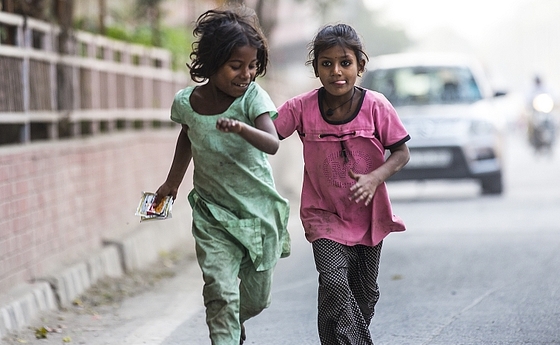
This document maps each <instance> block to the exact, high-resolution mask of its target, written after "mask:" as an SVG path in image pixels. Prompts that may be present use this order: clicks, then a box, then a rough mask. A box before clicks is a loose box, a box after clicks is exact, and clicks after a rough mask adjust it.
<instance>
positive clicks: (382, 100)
mask: <svg viewBox="0 0 560 345" xmlns="http://www.w3.org/2000/svg"><path fill="white" fill-rule="evenodd" d="M374 96H375V102H374V107H373V117H374V121H375V123H376V127H377V133H376V134H377V136H378V138H379V141H381V143H382V144H383V146H384V147H385V148H386V149H390V148H392V147H397V146H400V145H402V144H404V143H405V142H407V141H408V140H410V136H409V135H408V132H407V130H406V128H405V127H404V125H403V123H402V121H401V119H400V118H399V116H398V114H397V111H396V110H395V108H394V107H393V105H392V104H391V103H390V102H389V101H388V100H387V98H386V97H385V96H383V95H382V94H380V93H374Z"/></svg>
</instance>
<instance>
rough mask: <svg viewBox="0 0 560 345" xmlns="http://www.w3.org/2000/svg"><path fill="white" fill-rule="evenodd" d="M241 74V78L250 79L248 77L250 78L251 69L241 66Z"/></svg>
mask: <svg viewBox="0 0 560 345" xmlns="http://www.w3.org/2000/svg"><path fill="white" fill-rule="evenodd" d="M241 76H242V77H243V78H247V79H250V78H251V69H250V68H248V67H247V68H243V69H242V70H241Z"/></svg>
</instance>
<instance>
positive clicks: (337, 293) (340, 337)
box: [313, 239, 373, 345]
mask: <svg viewBox="0 0 560 345" xmlns="http://www.w3.org/2000/svg"><path fill="white" fill-rule="evenodd" d="M353 249H354V248H353V247H347V246H344V245H342V244H340V243H337V242H334V241H331V240H327V239H320V240H317V241H315V242H313V254H314V257H315V265H316V268H317V272H319V299H318V317H317V323H318V330H319V339H320V340H321V344H322V345H372V344H373V342H372V340H371V335H370V333H369V329H368V323H367V322H366V320H365V319H364V316H363V314H362V311H361V309H360V306H359V305H358V303H357V302H356V299H355V298H354V296H353V293H352V291H351V289H350V283H349V280H348V268H349V266H350V262H351V261H352V260H354V258H353V257H354V256H355V255H356V253H355V252H354V250H353Z"/></svg>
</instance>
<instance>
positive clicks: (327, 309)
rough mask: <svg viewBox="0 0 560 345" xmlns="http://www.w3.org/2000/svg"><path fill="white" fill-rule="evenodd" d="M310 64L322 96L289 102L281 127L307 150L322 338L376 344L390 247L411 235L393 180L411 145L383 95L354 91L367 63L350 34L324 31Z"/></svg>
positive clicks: (305, 195)
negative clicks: (380, 279)
mask: <svg viewBox="0 0 560 345" xmlns="http://www.w3.org/2000/svg"><path fill="white" fill-rule="evenodd" d="M309 57H310V60H309V61H308V63H309V64H311V65H312V66H313V69H314V71H315V76H317V77H319V79H320V80H321V83H322V85H323V86H322V87H321V88H318V89H315V90H312V91H309V92H307V93H304V94H302V95H299V96H296V97H294V98H292V99H290V100H288V101H287V102H285V103H284V104H283V105H282V106H281V107H280V108H279V109H278V113H279V115H278V118H277V119H276V120H275V122H274V124H275V126H276V130H277V132H278V134H279V136H280V138H281V139H283V138H287V137H288V136H290V135H292V134H293V133H294V132H295V131H297V133H298V135H299V138H300V139H301V142H302V143H303V154H304V162H305V168H304V179H303V188H302V194H301V210H300V216H301V221H302V224H303V227H304V229H305V236H306V238H307V240H308V241H309V242H311V243H312V247H313V254H314V258H315V265H316V268H317V271H318V272H319V291H318V320H317V323H318V330H319V337H320V340H321V344H323V345H330V344H332V345H338V344H352V345H361V344H364V345H368V344H373V342H372V340H371V335H370V332H369V324H370V322H371V319H372V317H373V314H374V307H375V304H376V303H377V301H378V299H379V287H378V284H377V276H378V269H379V258H380V254H381V245H382V241H383V239H384V238H385V236H387V235H388V234H389V233H390V232H393V231H404V230H405V226H404V223H403V222H402V221H401V220H400V219H399V218H398V217H396V216H395V215H393V213H392V209H391V203H390V200H389V195H388V193H387V188H386V185H385V180H387V179H388V178H389V177H390V176H391V175H393V174H394V173H396V172H397V171H399V170H400V169H401V168H402V167H403V166H404V165H405V164H406V163H407V162H408V159H409V151H408V147H407V145H406V142H407V141H408V140H409V139H410V136H409V135H408V133H407V131H406V129H405V128H404V126H403V125H402V123H401V121H400V119H399V117H398V116H397V113H396V111H395V109H394V108H393V106H392V105H391V104H390V103H389V101H387V99H386V98H385V97H384V96H383V95H381V94H379V93H377V92H374V91H370V90H366V89H363V88H361V87H358V86H356V85H355V84H356V79H357V77H358V76H360V75H361V73H362V72H363V71H364V69H365V65H366V61H367V59H368V57H367V55H366V54H365V52H364V51H363V47H362V44H361V42H360V39H359V37H358V34H357V33H356V31H355V30H354V29H353V28H352V27H351V26H349V25H346V24H337V25H328V26H325V27H323V28H322V29H321V30H320V31H319V32H318V34H317V35H316V36H315V39H314V40H313V46H312V49H311V51H310V53H309ZM387 150H389V152H390V155H389V156H388V157H387V158H385V152H386V151H387Z"/></svg>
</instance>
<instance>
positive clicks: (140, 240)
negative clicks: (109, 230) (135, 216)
mask: <svg viewBox="0 0 560 345" xmlns="http://www.w3.org/2000/svg"><path fill="white" fill-rule="evenodd" d="M181 223H182V224H185V223H184V219H183V220H181ZM181 223H179V221H178V219H176V220H175V221H172V220H169V221H166V222H165V223H161V222H157V223H146V224H139V225H138V228H137V229H134V230H133V231H131V232H130V233H129V234H127V235H126V236H125V237H124V238H121V239H111V240H104V241H103V245H104V246H103V247H102V248H101V249H100V250H99V251H97V252H95V253H93V254H91V255H89V256H88V257H87V258H86V259H85V260H83V261H81V262H77V263H75V264H73V265H71V266H68V267H66V268H63V269H62V271H60V273H56V274H53V275H49V276H45V277H41V278H37V279H36V280H35V281H34V282H32V283H29V284H21V285H20V286H17V287H15V288H14V289H13V290H12V291H10V292H8V294H7V295H5V296H2V297H0V339H1V338H3V337H6V336H8V335H9V334H10V333H12V332H17V331H20V330H23V329H24V328H25V327H27V326H29V325H30V324H31V323H32V322H33V321H34V320H36V319H37V318H38V317H40V315H41V313H43V312H46V311H52V310H56V309H59V308H64V307H66V306H69V305H71V303H72V302H73V301H74V300H75V299H76V298H77V297H79V296H80V295H81V294H83V293H84V292H85V291H86V290H87V289H89V288H90V287H92V286H93V285H94V284H95V283H97V281H99V280H100V279H101V278H104V277H120V276H122V275H123V274H124V273H125V272H129V271H132V270H136V269H141V268H144V267H147V266H148V265H150V264H152V263H154V262H155V261H156V260H157V259H158V257H159V255H160V253H161V252H164V251H171V250H173V249H177V248H180V249H182V250H183V249H185V248H187V250H190V249H192V250H193V251H194V247H193V245H192V242H191V241H193V240H192V239H190V238H189V236H188V231H190V227H185V226H181ZM0 344H2V341H1V340H0Z"/></svg>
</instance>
